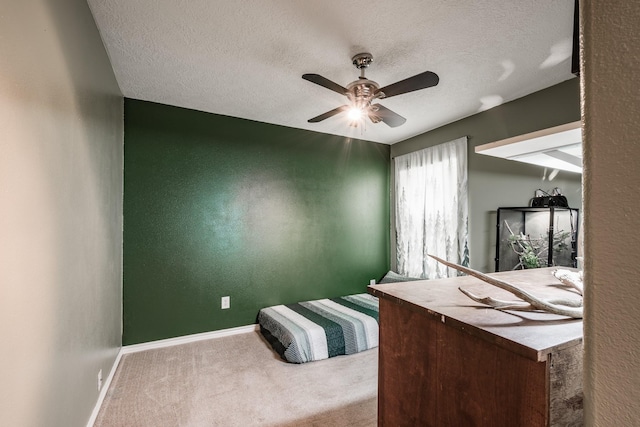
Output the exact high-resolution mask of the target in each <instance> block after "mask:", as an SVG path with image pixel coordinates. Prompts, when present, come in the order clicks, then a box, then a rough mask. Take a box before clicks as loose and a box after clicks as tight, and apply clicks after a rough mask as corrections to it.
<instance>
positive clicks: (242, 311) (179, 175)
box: [123, 99, 390, 345]
mask: <svg viewBox="0 0 640 427" xmlns="http://www.w3.org/2000/svg"><path fill="white" fill-rule="evenodd" d="M389 155H390V147H389V146H387V145H383V144H377V143H372V142H368V141H362V140H353V139H349V138H344V137H339V136H332V135H326V134H320V133H315V132H309V131H303V130H298V129H292V128H287V127H282V126H274V125H268V124H264V123H258V122H252V121H248V120H243V119H237V118H231V117H226V116H219V115H214V114H208V113H203V112H198V111H193V110H187V109H182V108H177V107H171V106H166V105H161V104H154V103H150V102H144V101H137V100H131V99H126V100H125V167H124V170H125V179H124V281H123V294H124V297H123V309H124V319H123V322H124V333H123V344H124V345H129V344H135V343H140V342H147V341H153V340H158V339H164V338H170V337H176V336H182V335H187V334H194V333H200V332H206V331H213V330H220V329H225V328H231V327H237V326H244V325H248V324H252V323H255V322H256V316H257V314H258V311H259V309H260V308H262V307H266V306H270V305H274V304H286V303H292V302H296V301H301V300H310V299H317V298H325V297H335V296H339V295H345V294H350V293H356V292H365V291H366V286H367V284H368V283H369V280H370V279H373V278H375V279H379V278H380V277H382V276H383V275H384V273H385V272H386V271H388V269H389V259H390V257H389V235H390V230H389V223H390V220H389V215H390V213H389V179H390V176H389V173H390V164H389ZM223 296H230V297H231V308H230V309H227V310H222V309H221V308H220V298H221V297H223Z"/></svg>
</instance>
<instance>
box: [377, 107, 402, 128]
mask: <svg viewBox="0 0 640 427" xmlns="http://www.w3.org/2000/svg"><path fill="white" fill-rule="evenodd" d="M371 107H372V111H371V112H369V118H370V119H371V121H372V122H374V123H377V122H380V121H382V122H384V123H385V124H386V125H387V126H389V127H392V128H395V127H398V126H400V125H402V124H404V122H406V121H407V119H405V118H404V117H402V116H401V115H400V114H398V113H396V112H394V111H391V110H389V109H388V108H387V107H385V106H384V105H381V104H374V105H372V106H371ZM375 109H377V111H376V110H375Z"/></svg>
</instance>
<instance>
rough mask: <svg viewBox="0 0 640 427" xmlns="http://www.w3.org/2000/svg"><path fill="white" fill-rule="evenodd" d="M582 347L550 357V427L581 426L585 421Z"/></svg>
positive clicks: (574, 347) (578, 346)
mask: <svg viewBox="0 0 640 427" xmlns="http://www.w3.org/2000/svg"><path fill="white" fill-rule="evenodd" d="M582 358H583V351H582V344H580V345H576V346H573V347H571V348H568V349H565V350H562V351H559V352H557V353H552V354H551V355H549V418H550V425H551V426H557V427H561V426H562V427H579V426H582V425H584V421H583V404H582V400H583V393H582Z"/></svg>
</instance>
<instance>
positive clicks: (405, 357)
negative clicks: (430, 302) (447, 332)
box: [378, 300, 438, 427]
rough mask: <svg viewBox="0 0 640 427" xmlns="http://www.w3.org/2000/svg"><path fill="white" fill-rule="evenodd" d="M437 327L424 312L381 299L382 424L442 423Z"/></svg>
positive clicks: (379, 367) (380, 366)
mask: <svg viewBox="0 0 640 427" xmlns="http://www.w3.org/2000/svg"><path fill="white" fill-rule="evenodd" d="M436 326H437V324H436V323H435V322H433V321H432V320H431V319H430V318H428V317H427V316H424V315H423V314H420V313H417V312H415V311H410V310H406V309H405V307H404V306H402V305H400V304H397V303H394V302H391V301H388V300H380V349H379V351H380V356H379V362H378V369H379V376H378V383H379V384H378V393H379V399H378V425H379V426H389V427H396V426H417V425H420V426H427V427H428V426H434V427H435V426H438V424H437V423H436V418H435V416H436V406H435V405H436V400H435V399H434V398H433V397H434V396H435V395H436V391H437V389H436V385H437V381H436V365H435V362H436V343H435V340H436Z"/></svg>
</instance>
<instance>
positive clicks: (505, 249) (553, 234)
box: [495, 206, 579, 271]
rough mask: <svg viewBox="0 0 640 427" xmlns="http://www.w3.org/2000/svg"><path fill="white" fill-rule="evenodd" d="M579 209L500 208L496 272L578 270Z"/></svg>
mask: <svg viewBox="0 0 640 427" xmlns="http://www.w3.org/2000/svg"><path fill="white" fill-rule="evenodd" d="M578 223H579V222H578V209H573V208H568V207H555V206H548V207H516V208H498V211H497V232H496V257H495V271H506V270H520V269H527V268H540V267H552V266H564V267H576V266H577V265H576V256H577V247H578V245H577V239H578Z"/></svg>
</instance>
